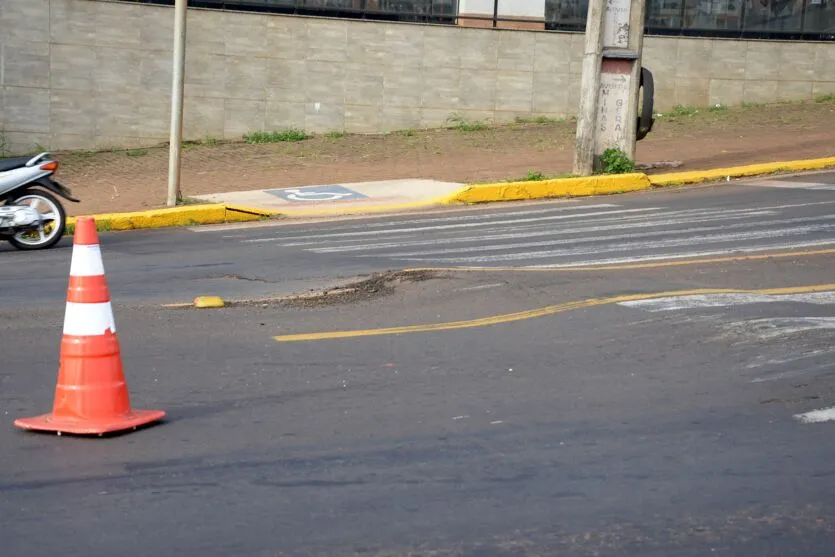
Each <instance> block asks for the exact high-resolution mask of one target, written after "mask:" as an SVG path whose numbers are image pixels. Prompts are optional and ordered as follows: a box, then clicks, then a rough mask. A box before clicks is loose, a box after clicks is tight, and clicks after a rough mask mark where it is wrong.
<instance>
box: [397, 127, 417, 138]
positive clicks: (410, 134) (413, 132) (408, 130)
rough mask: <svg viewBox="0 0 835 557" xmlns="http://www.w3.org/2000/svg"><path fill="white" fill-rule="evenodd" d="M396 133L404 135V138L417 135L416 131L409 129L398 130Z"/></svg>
mask: <svg viewBox="0 0 835 557" xmlns="http://www.w3.org/2000/svg"><path fill="white" fill-rule="evenodd" d="M394 133H396V134H397V135H402V136H404V137H412V136H413V135H415V130H413V129H412V128H409V129H407V130H398V131H396V132H394Z"/></svg>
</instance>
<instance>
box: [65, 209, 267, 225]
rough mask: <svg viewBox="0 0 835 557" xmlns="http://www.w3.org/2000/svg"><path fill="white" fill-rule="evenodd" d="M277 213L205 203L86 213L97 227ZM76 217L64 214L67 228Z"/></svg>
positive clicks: (240, 219) (186, 222)
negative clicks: (94, 221)
mask: <svg viewBox="0 0 835 557" xmlns="http://www.w3.org/2000/svg"><path fill="white" fill-rule="evenodd" d="M276 214H277V213H274V212H271V211H265V210H263V209H253V208H251V207H241V206H238V205H226V204H222V203H219V204H207V205H194V206H190V207H170V208H166V209H152V210H150V211H136V212H132V213H103V214H98V215H90V216H92V217H93V218H94V219H96V226H97V228H98V229H99V230H138V229H147V228H170V227H175V226H196V225H199V224H223V223H227V222H251V221H257V220H262V219H264V218H269V217H272V216H275V215H276ZM75 220H76V217H68V218H67V228H68V229H70V228H71V227H74V226H75Z"/></svg>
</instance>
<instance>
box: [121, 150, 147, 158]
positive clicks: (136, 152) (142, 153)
mask: <svg viewBox="0 0 835 557" xmlns="http://www.w3.org/2000/svg"><path fill="white" fill-rule="evenodd" d="M147 154H148V150H147V149H132V150H128V151H125V155H127V156H129V157H144V156H145V155H147Z"/></svg>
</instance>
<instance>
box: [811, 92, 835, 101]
mask: <svg viewBox="0 0 835 557" xmlns="http://www.w3.org/2000/svg"><path fill="white" fill-rule="evenodd" d="M815 102H816V103H831V102H835V94H834V93H828V94H826V95H818V96H817V97H815Z"/></svg>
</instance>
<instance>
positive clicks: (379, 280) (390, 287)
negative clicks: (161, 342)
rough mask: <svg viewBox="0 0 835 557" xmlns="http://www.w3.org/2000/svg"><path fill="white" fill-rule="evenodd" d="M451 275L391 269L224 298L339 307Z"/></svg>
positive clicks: (240, 303)
mask: <svg viewBox="0 0 835 557" xmlns="http://www.w3.org/2000/svg"><path fill="white" fill-rule="evenodd" d="M444 278H449V276H448V275H446V274H443V273H440V272H438V271H431V270H414V271H408V270H407V271H387V272H383V273H374V274H372V275H371V276H369V277H368V278H366V279H363V280H359V281H354V282H350V283H348V284H345V285H342V286H336V287H333V288H328V289H325V290H320V291H315V292H309V293H305V294H296V295H291V296H282V297H280V298H265V299H253V300H224V307H227V308H242V307H249V308H252V307H262V308H267V307H284V308H312V307H322V306H335V305H344V304H352V303H356V302H364V301H369V300H373V299H376V298H381V297H384V296H389V295H391V294H393V293H394V292H395V290H396V289H397V287H398V286H399V285H402V284H407V283H408V284H412V283H418V282H425V281H428V280H432V279H444ZM193 307H194V306H192V305H191V304H188V305H187V306H185V307H184V309H191V308H193Z"/></svg>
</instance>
